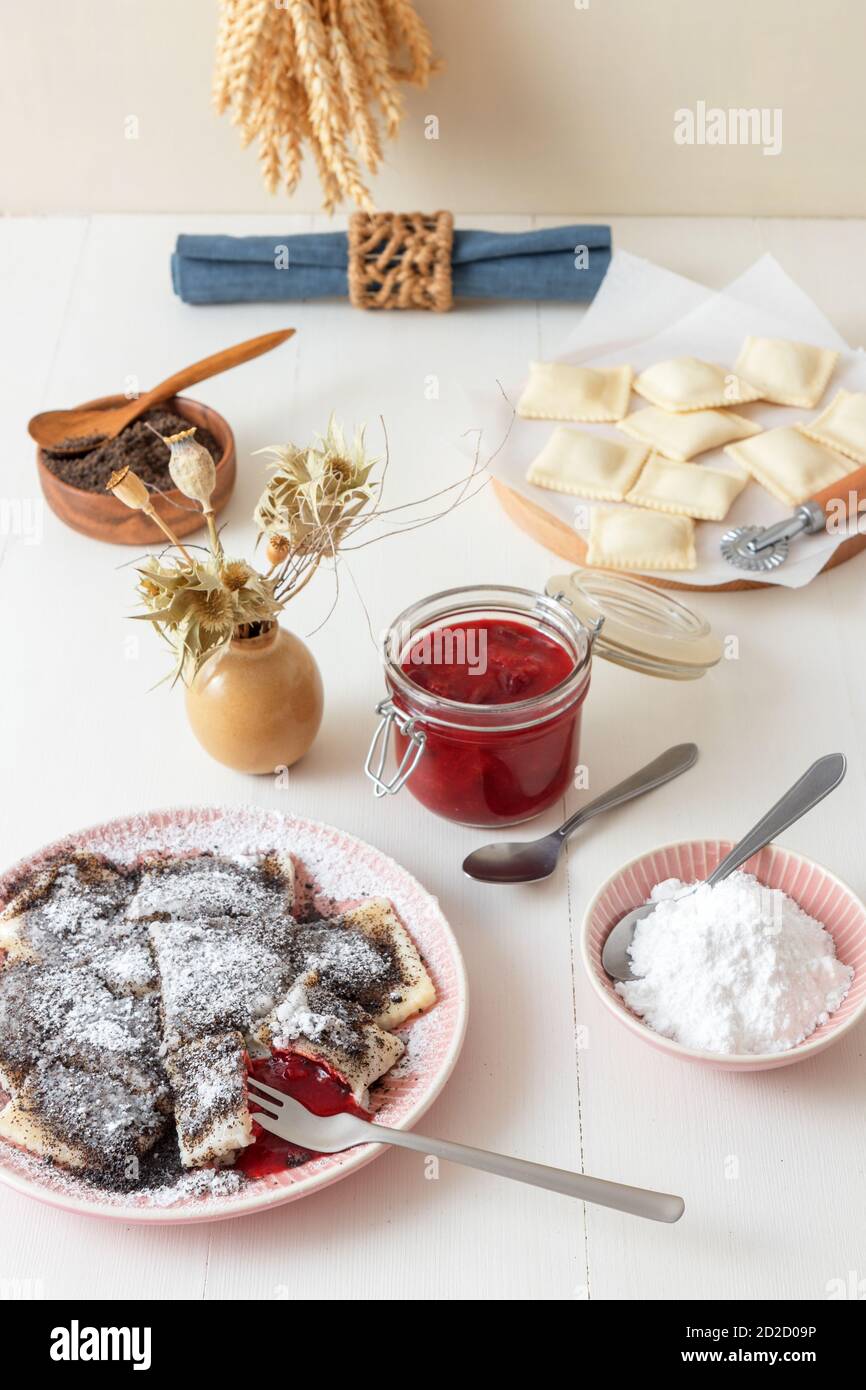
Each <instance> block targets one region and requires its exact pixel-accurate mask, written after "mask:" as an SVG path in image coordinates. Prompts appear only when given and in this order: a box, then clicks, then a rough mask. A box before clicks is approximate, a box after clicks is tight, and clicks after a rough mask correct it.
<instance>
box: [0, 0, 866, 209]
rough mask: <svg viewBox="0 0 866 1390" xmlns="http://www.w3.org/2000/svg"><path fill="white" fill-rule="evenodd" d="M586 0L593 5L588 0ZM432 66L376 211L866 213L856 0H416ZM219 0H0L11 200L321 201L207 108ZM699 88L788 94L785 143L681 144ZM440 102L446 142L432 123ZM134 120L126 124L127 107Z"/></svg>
mask: <svg viewBox="0 0 866 1390" xmlns="http://www.w3.org/2000/svg"><path fill="white" fill-rule="evenodd" d="M583 4H586V5H587V7H586V8H581V6H582V5H583ZM418 9H419V11H420V12H421V13H422V14H423V15H424V17H425V18H426V19H427V21H428V22H429V24H430V27H431V29H432V31H433V35H434V38H435V40H436V45H437V51H438V52H440V53H441V54H442V55H443V56H444V57H445V59H446V61H447V70H446V72H445V74H444V75H443V76H441V77H439V78H436V79H435V80H434V82H433V83H432V85H431V87H430V89H429V90H428V91H427V92H425V93H411V94H410V96H409V106H408V117H407V120H406V122H405V124H404V127H403V130H402V131H401V134H400V137H399V139H398V141H397V142H396V143H395V144H393V145H392V146H391V148H390V155H389V162H388V167H387V168H386V169H385V170H384V171H383V172H382V173H381V174H380V176H379V177H378V179H377V181H376V183H375V185H374V192H375V196H376V198H377V201H378V204H379V206H380V207H384V208H398V209H410V208H414V207H421V208H424V209H432V208H435V207H449V208H452V209H456V210H458V211H459V210H461V209H472V210H473V211H478V212H484V211H489V212H504V211H513V210H528V211H532V212H537V213H558V212H561V211H562V210H563V209H568V210H569V211H571V212H575V213H576V212H579V213H584V214H590V215H591V214H600V213H601V214H614V213H646V214H671V213H706V214H723V215H726V214H746V215H757V214H763V215H803V216H809V215H811V216H858V215H859V216H862V215H864V214H866V178H864V170H866V80H864V60H866V0H577V3H575V0H418ZM216 10H217V5H216V0H53V3H49V4H41V3H40V4H36V3H24V4H22V3H21V0H0V14H2V38H0V42H2V45H3V54H4V62H3V82H2V84H0V140H2V150H0V156H2V158H0V169H2V189H0V197H2V209H3V210H4V211H6V212H15V213H28V212H55V211H108V212H112V211H115V212H116V211H121V212H125V211H174V210H177V211H206V210H212V211H223V210H225V211H267V210H269V209H271V208H273V209H274V210H275V211H279V210H281V209H288V208H290V207H291V208H292V209H293V210H295V211H302V212H303V211H314V210H316V209H317V208H318V206H319V195H318V189H317V185H316V182H315V179H314V178H313V177H307V178H306V179H305V181H304V183H303V185H302V187H301V189H300V191H299V193H298V194H297V195H296V196H295V197H294V198H293V199H292V200H291V201H290V200H289V199H288V198H287V197H286V196H285V195H277V197H276V198H273V199H272V198H270V197H269V195H268V194H267V193H266V192H265V191H264V189H263V188H262V186H261V184H260V182H259V177H258V170H257V167H256V160H255V157H254V154H253V153H252V151H250V150H247V151H242V150H241V149H240V147H239V144H238V141H237V138H236V135H235V133H234V131H233V130H232V128H231V126H230V125H229V122H228V120H227V118H225V117H223V118H221V119H218V118H217V117H216V116H215V115H213V114H212V112H211V109H210V105H209V86H210V70H211V61H212V52H213V44H214V33H215V26H216ZM699 101H704V102H706V103H707V104H708V105H709V106H720V107H725V108H728V107H766V108H770V109H772V108H777V107H780V108H781V109H782V113H783V115H782V152H781V154H779V155H778V157H775V158H772V157H767V156H765V155H763V154H762V152H761V149H760V148H754V147H748V146H747V147H730V146H729V147H707V146H704V147H699V146H693V147H689V146H679V145H677V144H675V143H674V139H673V128H674V111H675V110H677V109H678V108H681V107H691V108H694V107H695V106H696V103H697V102H699ZM430 114H435V115H436V116H438V118H439V122H440V138H439V140H438V141H430V140H427V139H425V138H424V117H425V116H426V115H430ZM130 115H134V116H136V117H137V118H138V121H139V127H140V136H139V138H138V139H137V140H129V139H126V138H125V136H124V123H125V119H126V117H128V116H130Z"/></svg>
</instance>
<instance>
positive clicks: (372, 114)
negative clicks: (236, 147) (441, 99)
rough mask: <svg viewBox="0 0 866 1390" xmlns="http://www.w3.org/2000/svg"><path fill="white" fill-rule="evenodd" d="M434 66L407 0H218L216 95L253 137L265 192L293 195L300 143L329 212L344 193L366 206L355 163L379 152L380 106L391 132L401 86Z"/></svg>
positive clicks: (375, 158) (417, 82) (245, 136)
mask: <svg viewBox="0 0 866 1390" xmlns="http://www.w3.org/2000/svg"><path fill="white" fill-rule="evenodd" d="M436 70H437V64H436V63H435V62H434V59H433V50H432V43H431V39H430V34H429V32H428V30H427V28H426V26H425V25H424V23H423V22H422V20H421V19H419V17H418V15H417V14H416V12H415V9H414V7H413V5H412V0H220V21H219V31H218V36H217V56H216V69H215V72H214V87H213V98H214V104H215V106H216V109H217V111H218V112H220V114H222V113H223V112H224V111H229V112H230V113H231V120H232V123H233V124H234V125H236V126H237V127H238V129H239V131H240V134H241V139H242V141H243V144H244V145H248V144H250V142H251V141H252V140H254V139H256V138H258V142H259V162H260V165H261V169H262V177H263V179H264V181H265V185H266V187H267V188H268V190H269V191H270V192H271V193H274V192H276V190H277V188H278V187H279V186H280V184H281V183H282V185H283V186H284V187H285V188H286V189H287V190H288V191H289V192H290V193H291V192H293V190H294V189H295V187H296V186H297V183H298V179H299V178H300V173H301V161H302V154H303V146H304V144H306V145H308V146H309V148H310V150H311V151H312V154H313V159H314V161H315V163H316V167H317V169H318V173H319V179H320V182H321V185H322V193H323V202H324V206H325V208H327V210H328V211H329V212H332V211H333V209H334V208H335V207H336V206H337V204H338V203H340V202H342V201H343V200H344V199H346V198H348V199H351V200H352V201H353V202H354V203H355V204H356V205H357V206H358V207H359V208H363V209H365V210H366V211H372V210H373V207H374V204H373V200H372V198H371V196H370V191H369V189H368V188H367V185H366V183H365V182H364V177H363V175H362V173H361V168H360V165H364V166H365V167H366V169H367V170H368V171H369V172H370V173H371V174H375V172H376V170H377V168H378V166H379V162H380V160H381V158H382V145H381V139H380V134H379V128H378V124H377V116H376V111H377V110H378V112H379V115H380V117H381V119H382V121H383V122H384V127H385V132H386V133H387V135H389V136H394V135H396V133H397V129H398V127H399V124H400V120H401V118H402V115H403V97H402V94H401V92H400V89H399V85H398V84H399V83H401V82H409V83H412V84H413V85H414V86H418V87H426V85H427V82H428V81H429V78H430V76H431V74H432V73H433V72H435V71H436Z"/></svg>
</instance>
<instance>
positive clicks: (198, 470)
mask: <svg viewBox="0 0 866 1390" xmlns="http://www.w3.org/2000/svg"><path fill="white" fill-rule="evenodd" d="M194 435H195V426H194V425H193V426H192V428H191V429H188V430H181V431H180V433H179V434H163V435H160V438H161V440H162V442H163V443H164V444H167V445H168V447H169V449H170V450H171V457H170V459H169V461H168V471H169V473H170V474H171V480H172V482H173V483H174V485H175V487H176V488H179V489H180V491H181V492H182V493H183V495H184V497H189V498H191V499H192V501H193V502H198V503H200V505H201V507H202V509H203V510H204V511H206V512H208V511H210V510H211V505H210V499H211V494H212V493H213V490H214V488H215V487H216V464H215V463H214V461H213V459H212V458H211V455H210V453H209V451H208V450H207V449H206V448H205V447H204V445H203V444H199V443H197V441H196V440H195V439H194V438H193V436H194Z"/></svg>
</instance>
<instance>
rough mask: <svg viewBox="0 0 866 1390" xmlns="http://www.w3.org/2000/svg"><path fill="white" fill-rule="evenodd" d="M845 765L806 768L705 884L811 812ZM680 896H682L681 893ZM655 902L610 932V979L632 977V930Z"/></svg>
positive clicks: (836, 758) (605, 952)
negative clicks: (629, 950) (630, 951)
mask: <svg viewBox="0 0 866 1390" xmlns="http://www.w3.org/2000/svg"><path fill="white" fill-rule="evenodd" d="M846 766H847V764H846V762H845V758H844V756H843V754H841V753H828V754H827V755H826V757H823V758H819V759H818V761H817V762H816V763H813V764H812V766H811V767H810V768H808V769H807V770H806V772H804V773H803V776H802V777H799V778H798V779H797V781H796V782H795V783H794V785H793V786H792V787H790V788H789V789H788V791H786V792H785V795H784V796H783V797H781V798H780V799H779V800H778V801H777V802H776V804H775V806H773V807H771V809H770V810H769V811H768V812H767V814H766V815H765V816H762V817H761V819H760V820H759V821H758V823H757V825H753V826H752V828H751V830H749V831H747V833H746V834H745V835H744V836H743V838H742V840H740V841H739V842H738V843H737V844H736V845H734V848H733V849H732V850H731V852H730V854H726V855H725V857H724V859H723V860H722V862H721V864H719V865H718V866H717V867H716V868H715V869H714V870H713V872H712V873H711V874H710V875H709V877H708V878H707V879H706V880H705V882H706V883H708V884H709V885H710V887H712V886H713V884H716V883H720V882H721V881H722V879H723V878H727V877H728V874H732V873H733V872H734V870H735V869H739V867H740V865H741V864H745V862H746V860H747V859H751V857H752V855H753V854H757V853H758V851H759V850H762V849H763V848H764V846H765V845H768V844H769V843H770V841H771V840H774V839H775V838H776V836H777V835H780V834H781V833H782V831H783V830H787V828H788V826H789V825H793V824H794V822H795V821H798V820H799V819H800V817H801V816H804V815H805V814H806V812H807V811H811V809H812V807H813V806H817V804H818V802H819V801H823V800H824V797H825V796H827V795H828V794H829V793H830V792H831V791H833V789H834V788H835V787H838V785H839V783H840V782H841V781H842V778H843V777H844V776H845V768H846ZM697 887H698V885H697V884H693V885H692V887H691V888H689V889H687V892H688V893H694V891H695V889H696V888H697ZM682 896H683V897H685V896H686V894H685V893H684V894H682ZM655 907H656V904H655V903H644V905H643V907H636V908H633V910H632V911H631V912H627V913H626V914H625V916H624V917H621V918H620V920H619V921H618V922H617V924H616V926H615V927H614V928H613V930H612V931H611V933H610V935H609V936H608V938H607V940H606V941H605V943H604V947H603V949H602V953H601V963H602V965H603V966H604V968H605V970H606V971H607V973H608V975H610V977H611V979H614V980H631V979H634V976H633V975H632V973H631V961H630V960H629V955H628V948H629V946H630V945H631V940H632V937H633V936H634V929H635V927H636V926H637V924H638V922H639V921H640V920H641V918H642V917H648V916H649V914H650V913H651V912H654V911H655Z"/></svg>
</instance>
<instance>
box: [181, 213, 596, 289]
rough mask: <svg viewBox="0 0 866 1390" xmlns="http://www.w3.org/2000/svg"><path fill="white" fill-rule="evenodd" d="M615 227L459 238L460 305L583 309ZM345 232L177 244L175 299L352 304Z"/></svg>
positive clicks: (455, 274) (456, 285) (454, 258)
mask: <svg viewBox="0 0 866 1390" xmlns="http://www.w3.org/2000/svg"><path fill="white" fill-rule="evenodd" d="M610 253H611V240H610V227H604V226H586V227H581V226H571V227H544V228H541V229H540V230H539V231H534V232H482V231H455V232H454V244H453V249H452V254H451V267H452V272H451V273H452V283H453V290H454V298H455V299H560V300H575V301H580V302H586V301H588V300H590V299H592V297H593V296H594V294H595V292H596V290H597V289H598V287H599V285H600V284H601V282H602V280H603V279H604V276H605V272H606V271H607V268H608V265H609V264H610ZM347 266H348V241H347V237H346V233H345V232H310V233H306V234H303V235H298V236H284V237H281V236H247V237H232V236H183V235H182V236H179V237H178V239H177V245H176V247H175V249H174V252H173V254H172V258H171V279H172V284H173V286H174V291H175V293H176V294H178V295H180V298H181V299H183V300H185V301H186V303H187V304H231V303H244V302H252V301H259V302H261V301H267V300H292V301H294V300H301V299H347V298H348V294H349V281H348V271H347Z"/></svg>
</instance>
